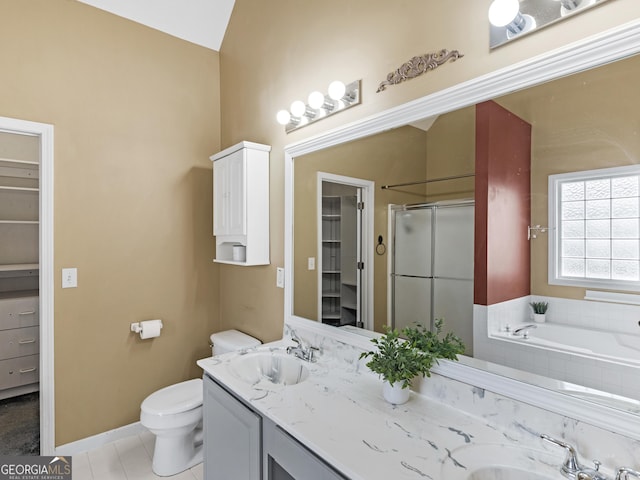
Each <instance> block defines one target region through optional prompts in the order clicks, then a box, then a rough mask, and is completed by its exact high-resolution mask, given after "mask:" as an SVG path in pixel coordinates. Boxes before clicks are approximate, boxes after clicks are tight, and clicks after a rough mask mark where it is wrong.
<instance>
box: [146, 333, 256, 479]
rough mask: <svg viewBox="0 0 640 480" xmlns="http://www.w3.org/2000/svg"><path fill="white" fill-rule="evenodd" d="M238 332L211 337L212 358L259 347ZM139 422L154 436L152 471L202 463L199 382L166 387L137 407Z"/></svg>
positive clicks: (163, 473)
mask: <svg viewBox="0 0 640 480" xmlns="http://www.w3.org/2000/svg"><path fill="white" fill-rule="evenodd" d="M260 343H261V342H260V340H258V339H256V338H253V337H251V336H249V335H247V334H245V333H242V332H239V331H238V330H226V331H224V332H219V333H214V334H212V335H211V346H212V351H211V353H212V355H214V356H215V355H220V354H223V353H227V352H234V351H238V350H242V349H245V348H251V347H256V346H258V345H260ZM140 423H141V424H142V425H143V426H144V427H146V428H147V429H148V430H149V431H150V432H151V433H153V434H154V435H155V436H156V443H155V450H154V452H153V464H152V468H153V472H154V473H155V474H156V475H159V476H161V477H168V476H171V475H175V474H177V473H180V472H182V471H184V470H187V469H189V468H191V467H193V466H194V465H197V464H198V463H200V462H202V379H200V378H194V379H192V380H187V381H185V382H181V383H176V384H175V385H169V386H168V387H164V388H161V389H160V390H158V391H156V392H154V393H152V394H151V395H149V396H148V397H147V398H145V399H144V401H143V402H142V405H140Z"/></svg>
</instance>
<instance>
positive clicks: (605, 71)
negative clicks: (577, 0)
mask: <svg viewBox="0 0 640 480" xmlns="http://www.w3.org/2000/svg"><path fill="white" fill-rule="evenodd" d="M638 52H640V25H633V26H628V27H626V29H621V30H620V31H616V32H611V33H610V34H609V35H608V36H606V39H604V40H603V39H602V38H598V39H594V40H592V41H591V43H590V42H584V45H581V46H580V47H577V46H574V48H573V49H565V50H560V51H557V52H552V53H551V54H549V55H548V56H547V58H546V59H544V60H543V61H542V62H541V63H540V61H538V63H535V62H531V63H525V64H522V65H514V66H512V67H509V68H507V69H505V70H502V71H499V72H496V73H495V74H494V75H493V77H492V76H487V77H486V78H482V79H479V80H478V81H477V83H474V82H469V83H467V84H464V85H461V86H459V87H453V88H452V89H449V90H447V91H444V92H440V93H436V94H434V95H431V96H428V97H425V98H423V99H420V101H419V102H418V105H415V104H414V105H413V106H412V107H407V108H406V109H405V115H404V116H401V115H399V114H398V110H402V108H403V106H401V107H399V109H394V111H390V112H383V113H382V114H380V115H378V116H376V117H374V118H369V119H365V120H363V121H362V122H359V123H358V124H357V125H350V126H347V127H345V128H344V129H338V130H335V131H332V132H329V133H327V134H325V135H323V136H321V137H317V138H314V139H312V140H310V141H302V142H300V143H298V144H293V145H290V146H288V147H286V149H285V157H286V163H285V165H286V175H287V182H286V198H287V202H286V203H287V207H286V208H287V211H286V212H285V213H286V222H287V225H286V231H287V232H291V233H292V235H291V238H289V237H287V238H286V240H285V241H286V245H285V247H286V251H287V262H288V263H287V265H288V268H287V275H288V278H287V280H288V281H287V286H288V288H287V289H286V292H285V302H286V303H285V309H286V317H285V318H286V319H287V322H288V323H289V324H290V325H295V324H296V322H304V321H305V320H302V319H304V318H306V319H313V320H314V322H313V324H317V323H318V322H316V321H315V320H316V319H317V318H318V316H317V314H316V315H315V316H314V315H313V314H314V312H317V311H318V307H317V298H318V297H317V296H316V295H317V292H318V291H319V289H318V280H317V278H318V272H317V271H313V270H310V269H309V263H308V262H309V257H312V256H314V255H313V253H312V252H314V251H317V250H314V249H317V248H318V247H317V245H318V243H317V237H314V235H316V234H313V235H312V237H314V238H316V240H314V241H312V243H313V246H312V247H311V250H308V249H307V250H305V249H306V248H307V247H304V246H301V245H299V244H298V241H299V240H300V238H298V237H301V236H302V235H303V234H301V233H300V232H301V229H302V230H305V231H309V230H314V231H317V226H316V225H317V218H316V217H314V216H311V217H312V218H311V219H310V218H308V217H307V218H305V217H304V215H303V216H302V218H300V217H299V216H298V213H300V212H299V211H298V210H299V209H298V203H297V202H298V196H299V195H301V194H302V190H303V189H300V190H297V187H298V186H303V185H304V184H305V182H310V183H307V185H312V188H310V189H307V195H309V196H311V197H312V200H311V202H312V203H314V204H316V203H317V194H316V189H315V185H316V183H315V182H317V173H316V166H311V164H312V163H317V164H318V165H317V169H318V170H319V169H322V170H323V171H328V172H327V173H333V174H339V175H347V176H349V177H354V178H362V179H370V177H369V174H370V172H371V167H370V166H371V165H372V164H373V162H372V161H370V162H369V163H367V162H366V161H365V160H362V161H360V162H353V163H349V159H348V158H347V159H344V158H342V159H341V160H338V158H334V159H333V160H326V156H327V153H331V156H333V157H335V156H336V155H334V153H332V152H342V153H341V155H342V154H343V153H345V154H346V155H347V157H348V156H349V155H350V154H351V155H352V156H355V152H356V151H357V150H359V149H360V148H362V147H363V146H364V145H365V144H367V143H370V144H373V145H377V147H376V148H377V150H376V152H377V153H381V152H383V149H382V148H381V145H384V148H387V149H388V150H390V151H391V152H394V151H395V152H400V151H401V152H403V154H401V155H394V159H395V160H394V161H395V162H396V163H394V164H392V165H390V166H389V167H388V170H387V171H386V173H385V172H383V174H382V175H381V176H380V177H379V178H380V180H376V184H375V196H376V199H375V202H376V205H377V204H378V202H380V203H381V205H384V204H385V202H388V203H417V202H424V201H425V195H424V190H422V191H420V190H418V191H416V190H415V189H416V188H418V189H419V188H420V187H411V188H407V189H405V188H403V189H402V190H403V191H402V192H400V193H401V194H402V195H404V196H405V197H404V198H401V199H395V198H393V199H390V198H389V197H388V195H398V194H399V193H398V192H393V193H392V192H388V191H387V192H385V191H382V190H381V189H380V187H381V185H382V184H394V183H405V182H406V183H408V182H411V181H413V180H425V179H426V178H428V177H429V176H447V175H463V174H467V173H469V168H471V167H472V166H473V162H472V161H471V160H470V157H469V155H468V154H467V153H465V152H466V151H467V150H468V148H469V147H468V145H466V144H468V143H471V144H473V142H474V140H473V128H474V127H473V115H472V113H473V111H474V108H475V107H474V106H475V105H476V104H477V103H480V102H484V101H488V100H494V101H495V102H496V103H498V104H500V105H502V106H503V107H504V108H506V109H508V110H510V111H512V112H514V114H516V115H518V116H520V117H521V118H523V119H525V120H527V121H528V122H529V123H530V124H531V125H532V127H533V132H534V133H533V135H534V141H536V140H539V139H540V138H538V139H536V138H535V137H536V136H537V135H541V134H544V135H543V136H544V138H546V140H545V141H544V144H538V147H535V145H534V147H533V148H538V150H537V151H536V153H535V154H534V155H533V157H532V158H534V162H536V161H540V159H541V158H548V159H549V162H548V164H547V165H546V166H544V167H536V165H535V164H534V165H532V168H533V171H534V173H533V177H532V178H533V180H532V185H533V189H532V197H531V208H532V217H533V218H532V222H533V223H538V222H544V218H543V217H544V216H546V215H543V214H542V213H544V212H546V208H547V205H546V204H547V200H546V177H547V176H548V175H549V174H552V173H557V172H559V171H567V170H581V169H591V168H597V167H606V166H612V165H620V164H633V163H638V162H639V161H640V160H639V159H640V146H639V145H638V134H637V132H638V131H640V124H639V123H638V120H637V118H638V117H637V114H636V112H637V111H638V107H640V99H639V97H638V96H637V94H635V92H633V90H634V88H633V79H634V78H638V74H639V73H640V56H639V57H632V58H627V57H628V56H630V55H631V54H635V53H638ZM616 60H617V62H615V63H612V64H611V65H605V64H608V63H610V62H613V61H616ZM595 67H599V68H597V69H592V68H595ZM569 75H572V76H569ZM563 77H567V78H563ZM555 78H558V80H554V79H555ZM607 82H609V83H607ZM515 85H518V86H519V87H518V88H516V87H515ZM521 87H530V88H526V89H522V88H521ZM516 90H518V91H516ZM625 92H626V93H625ZM594 103H595V104H596V105H597V106H598V108H599V107H602V108H605V109H606V113H604V114H602V115H600V114H597V113H595V114H594V113H593V111H591V112H587V111H586V110H583V107H585V106H586V105H593V104H594ZM545 104H546V105H547V106H552V107H554V108H556V107H558V108H559V109H557V110H555V111H554V110H545V109H544V108H543V107H544V106H545ZM614 108H618V109H622V110H620V111H618V112H617V113H616V111H615V110H613V109H614ZM568 113H576V114H577V116H576V117H575V118H574V119H573V120H571V119H570V118H566V117H565V115H566V114H568ZM560 114H562V116H561V115H560ZM425 119H426V120H425ZM470 119H471V120H470ZM554 119H555V120H556V123H554V124H553V125H552V124H549V120H554ZM599 121H602V122H605V123H603V124H598V122H599ZM558 122H559V123H558ZM612 122H613V123H612ZM616 122H619V123H617V126H616ZM430 124H431V125H430ZM456 125H458V127H456ZM454 127H455V128H454ZM430 132H431V134H434V133H437V135H436V136H437V137H438V139H439V140H443V141H444V140H445V139H447V138H448V139H449V140H447V141H448V142H449V145H450V147H451V149H452V155H451V157H452V158H455V159H456V161H452V162H448V163H447V166H448V167H449V170H447V171H428V170H429V166H428V164H426V162H422V164H421V166H420V167H419V168H424V169H426V170H427V171H426V172H425V170H420V169H419V168H418V169H417V170H416V171H417V173H415V174H412V171H411V170H412V169H410V168H406V167H403V166H402V163H400V162H401V160H402V158H405V159H406V158H408V157H410V156H411V155H410V154H413V153H416V152H418V153H420V152H424V151H425V149H426V147H425V145H424V144H425V138H428V136H429V134H430ZM461 132H466V133H461ZM469 134H470V135H471V139H470V140H469V139H468V135H469ZM394 137H397V139H395V140H394ZM463 138H464V139H463ZM414 139H415V141H416V142H417V143H416V146H415V147H411V146H410V141H413V140H414ZM451 139H453V141H452V140H451ZM398 142H399V143H400V144H401V146H398ZM412 148H413V150H415V151H410V152H405V149H409V150H411V149H412ZM569 149H577V152H578V154H577V155H576V154H575V151H574V152H573V153H572V154H571V162H570V164H569V165H566V164H565V165H562V164H560V163H558V160H559V158H560V157H559V156H558V155H562V153H563V152H565V153H566V152H567V151H568V150H569ZM323 159H324V160H323ZM578 159H582V160H581V161H580V160H578ZM332 161H333V164H334V165H335V164H336V163H340V165H341V166H340V169H339V170H336V169H335V168H334V167H330V164H331V162H332ZM305 162H308V164H306V165H305ZM581 162H583V163H582V165H581ZM356 163H358V165H357V166H356ZM541 165H542V164H541ZM342 167H344V168H347V169H348V171H347V170H344V169H342ZM434 168H435V167H434ZM298 170H300V171H298ZM306 170H309V171H310V172H311V173H309V172H307V173H304V172H303V171H306ZM331 170H333V172H332V171H331ZM298 174H300V176H298ZM304 175H308V176H307V177H306V179H305V177H304ZM538 177H540V178H538ZM456 182H457V183H456V185H455V187H451V185H449V187H450V188H449V187H446V186H445V184H444V183H442V184H440V185H436V184H434V185H431V186H429V187H427V192H428V195H427V196H426V197H427V198H426V201H427V202H429V201H432V200H438V201H439V200H446V199H451V198H463V197H469V196H470V194H472V191H473V178H471V179H464V178H461V179H459V180H456ZM537 184H540V185H543V186H544V193H545V194H544V195H542V194H541V193H540V192H541V191H542V190H539V189H538V187H536V186H535V185H537ZM423 187H424V185H423ZM540 188H543V187H540ZM429 189H430V191H429ZM447 190H449V191H447ZM471 196H472V195H471ZM378 197H379V198H378ZM291 200H294V202H295V203H294V204H293V205H290V201H291ZM307 200H308V199H307ZM294 212H296V216H295V217H294ZM541 212H542V213H541ZM374 217H375V218H374V224H375V227H374V235H373V236H372V238H369V240H368V241H369V243H370V244H371V245H372V246H373V247H375V246H376V245H377V244H378V242H379V238H378V237H379V236H381V235H382V236H383V240H384V242H383V243H385V244H386V243H388V231H387V210H386V208H385V207H383V206H376V207H375V214H374ZM546 244H547V238H546V236H543V235H539V238H536V239H534V240H532V243H531V249H532V253H531V258H532V262H533V263H534V264H535V266H534V267H533V269H532V272H533V273H532V276H533V279H532V281H533V291H534V292H535V293H540V294H541V295H546V296H549V297H552V296H553V297H561V298H569V299H574V300H575V299H579V298H580V299H581V298H582V297H583V296H584V289H572V288H567V287H550V286H549V285H548V284H547V280H546V268H544V269H540V268H538V266H539V265H540V264H546V255H547V253H546V248H547V245H546ZM310 252H311V253H310ZM386 255H387V253H385V254H383V255H375V258H374V276H375V280H374V284H375V285H374V286H373V287H372V288H373V290H372V291H373V292H374V293H373V295H371V296H372V297H373V298H374V302H373V303H374V304H375V305H374V306H373V312H374V313H373V318H374V321H373V325H374V327H373V328H374V330H378V331H379V330H380V328H381V326H382V325H383V324H386V322H387V306H386V299H387V296H388V292H387V279H386V270H385V266H386V264H387V258H386ZM378 270H380V271H381V272H382V274H380V275H379V272H378ZM308 305H312V307H311V308H310V309H309V308H308V307H307V306H308ZM469 321H470V322H471V318H470V319H469ZM306 322H307V325H311V322H309V321H308V320H306ZM321 327H323V329H324V331H326V332H328V331H329V330H327V329H328V328H329V327H327V328H324V325H322V326H321ZM314 328H317V327H314ZM334 330H342V329H334ZM336 335H337V336H340V335H342V333H336ZM362 344H363V345H364V344H366V343H362ZM460 363H461V364H465V365H470V366H473V368H477V369H480V370H481V371H487V372H492V373H495V374H498V375H501V376H510V377H511V378H515V379H516V385H517V384H519V383H520V382H526V384H527V385H534V386H541V387H544V388H550V389H554V388H555V387H554V385H555V384H556V382H555V380H554V378H553V377H547V378H545V377H544V376H541V375H540V374H529V373H527V372H524V371H518V370H516V369H513V368H502V367H501V366H500V365H499V364H497V363H495V362H487V361H482V360H481V361H477V360H476V359H474V358H469V359H463V360H462V361H461V362H460ZM456 368H458V367H457V366H456V365H454V364H448V363H447V371H448V372H453V373H452V376H454V377H455V376H456V375H458V373H456V372H457V370H456ZM600 372H601V373H602V371H600ZM473 375H474V378H475V377H476V376H477V375H480V374H479V373H478V374H473ZM499 383H500V382H499ZM501 384H502V385H507V384H509V385H513V384H512V383H509V382H502V383H501ZM574 386H575V393H578V394H579V393H580V389H581V388H582V386H581V385H580V384H579V383H576V384H575V385H574ZM495 389H496V390H499V389H500V385H497V386H496V387H495ZM541 391H542V390H540V389H534V390H533V392H535V396H538V395H541V397H542V398H545V400H544V401H545V402H547V403H546V405H544V406H545V407H548V406H549V405H550V404H552V403H553V404H554V405H557V411H561V410H562V409H563V408H564V407H563V406H562V405H561V403H566V404H567V405H572V407H571V408H572V409H573V411H576V408H575V406H574V405H580V408H579V410H581V411H582V410H584V411H585V412H586V411H592V412H594V413H593V415H594V416H595V417H598V418H601V417H602V415H607V420H606V421H602V422H601V423H603V424H605V423H606V422H611V418H612V416H611V415H612V414H611V411H612V410H609V408H607V409H606V410H604V412H605V413H602V412H603V411H602V410H599V409H598V407H597V406H596V407H589V405H594V404H596V403H598V402H600V401H601V399H598V398H596V397H595V396H589V395H579V397H580V400H577V402H578V403H577V404H576V403H575V402H576V400H575V399H574V398H572V399H571V400H570V401H569V400H567V401H563V402H557V401H555V402H550V401H549V399H548V398H546V395H547V394H545V393H540V392H541ZM555 393H557V392H554V394H555ZM567 393H570V392H565V393H564V394H562V396H563V397H565V398H566V395H567ZM571 393H574V392H571ZM583 393H584V389H583ZM605 393H606V392H605ZM612 398H613V399H615V400H620V402H611V401H605V402H603V403H602V404H603V405H607V407H613V408H615V409H619V410H621V411H623V413H621V414H620V415H621V417H620V418H621V419H623V420H621V427H620V428H623V429H624V428H626V427H624V422H628V419H629V415H631V417H637V416H638V415H639V414H640V412H638V411H637V410H635V409H634V405H635V404H637V401H638V398H632V397H624V396H623V395H616V396H609V397H608V400H611V399H612ZM625 398H628V399H629V400H630V401H631V402H630V405H631V408H628V409H627V408H626V405H627V404H625V401H624V400H625ZM606 399H607V397H606V396H605V400H606ZM554 408H555V407H554ZM593 408H595V410H593ZM590 409H591V410H590ZM567 413H571V411H568V412H567ZM593 421H594V423H597V420H593Z"/></svg>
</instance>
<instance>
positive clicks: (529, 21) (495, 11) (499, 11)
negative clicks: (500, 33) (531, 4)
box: [489, 0, 573, 38]
mask: <svg viewBox="0 0 640 480" xmlns="http://www.w3.org/2000/svg"><path fill="white" fill-rule="evenodd" d="M567 1H569V2H571V1H573V0H567ZM489 22H490V23H491V25H493V26H494V27H504V28H505V29H506V30H507V38H513V37H515V36H516V35H520V34H521V33H524V32H528V31H530V30H533V29H534V28H536V21H535V19H534V18H533V17H532V16H531V15H523V14H522V13H520V1H519V0H493V2H492V3H491V6H489Z"/></svg>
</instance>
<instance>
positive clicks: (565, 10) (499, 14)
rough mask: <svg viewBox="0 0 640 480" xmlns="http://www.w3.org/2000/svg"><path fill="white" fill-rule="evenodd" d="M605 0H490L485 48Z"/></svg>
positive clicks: (520, 35)
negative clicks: (488, 28) (487, 44)
mask: <svg viewBox="0 0 640 480" xmlns="http://www.w3.org/2000/svg"><path fill="white" fill-rule="evenodd" d="M606 1H608V0H494V1H493V2H492V3H491V5H490V6H489V12H488V15H489V26H490V35H489V47H490V48H495V47H498V46H500V45H503V44H505V43H507V42H510V41H511V40H515V39H517V38H520V37H522V36H523V35H526V34H527V33H530V32H535V31H537V30H540V29H541V28H543V27H546V26H548V25H551V24H553V23H555V22H558V21H560V20H564V19H565V18H569V17H571V16H573V15H576V14H578V13H581V12H584V11H585V10H587V9H589V8H591V7H594V6H596V5H598V4H600V3H604V2H606Z"/></svg>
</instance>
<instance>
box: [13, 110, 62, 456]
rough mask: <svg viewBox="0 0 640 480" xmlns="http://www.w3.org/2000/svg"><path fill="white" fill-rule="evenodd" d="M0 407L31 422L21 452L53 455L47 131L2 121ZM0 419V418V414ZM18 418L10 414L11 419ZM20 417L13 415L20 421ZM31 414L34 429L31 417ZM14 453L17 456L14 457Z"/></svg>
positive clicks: (49, 141) (50, 194)
mask: <svg viewBox="0 0 640 480" xmlns="http://www.w3.org/2000/svg"><path fill="white" fill-rule="evenodd" d="M0 244H2V246H3V248H2V249H1V251H0V402H3V404H2V406H3V407H6V408H4V409H3V410H4V411H5V412H6V410H7V409H13V410H12V411H13V412H14V413H15V414H16V415H18V412H20V415H21V416H22V417H23V420H24V422H25V423H24V425H28V424H30V425H31V426H30V427H29V430H31V431H33V434H32V435H31V437H33V438H27V439H24V441H23V443H25V446H24V447H18V448H22V449H23V452H22V454H40V455H51V454H52V453H53V450H54V405H53V402H54V400H53V126H51V125H46V124H40V123H35V122H28V121H24V120H17V119H12V118H4V117H0ZM0 413H2V412H0ZM16 415H10V416H11V417H13V418H14V419H15V417H16ZM20 415H18V416H20ZM33 416H36V417H37V418H36V419H35V425H34V423H33V421H34V419H33V418H30V417H33ZM12 454H20V452H19V451H14V452H12Z"/></svg>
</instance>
